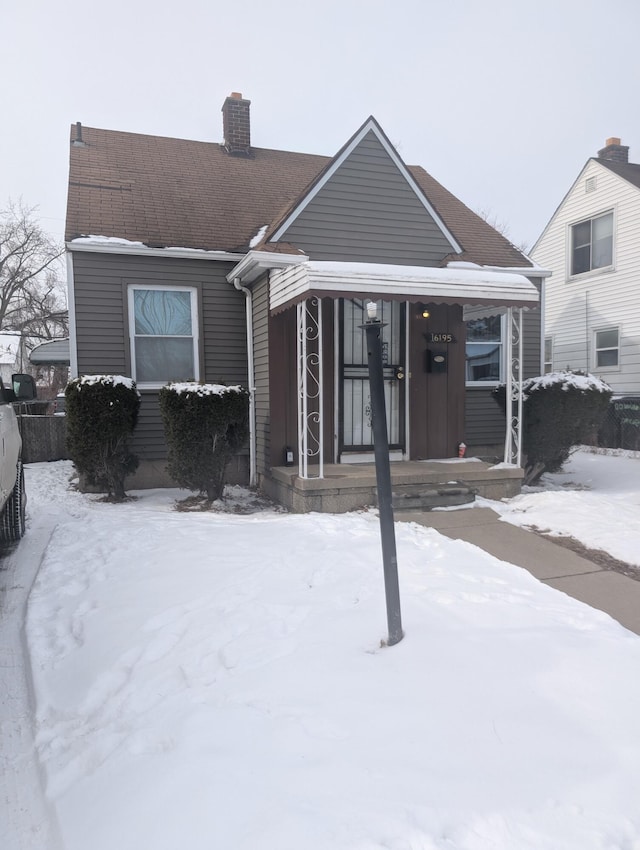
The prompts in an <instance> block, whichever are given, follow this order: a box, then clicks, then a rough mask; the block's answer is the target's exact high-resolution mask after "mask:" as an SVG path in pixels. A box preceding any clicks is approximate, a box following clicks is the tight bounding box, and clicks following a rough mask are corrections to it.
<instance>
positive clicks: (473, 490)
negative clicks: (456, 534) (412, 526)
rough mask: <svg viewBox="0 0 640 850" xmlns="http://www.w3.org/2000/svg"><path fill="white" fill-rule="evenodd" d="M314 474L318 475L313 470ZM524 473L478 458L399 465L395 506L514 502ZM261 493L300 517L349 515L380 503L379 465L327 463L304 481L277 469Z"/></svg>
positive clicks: (288, 470) (292, 471)
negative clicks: (320, 474) (477, 500)
mask: <svg viewBox="0 0 640 850" xmlns="http://www.w3.org/2000/svg"><path fill="white" fill-rule="evenodd" d="M313 472H316V475H317V470H313V469H312V468H310V469H309V473H310V474H313ZM523 474H524V473H523V470H522V468H521V467H519V466H512V465H506V464H499V465H495V464H491V463H486V462H484V461H481V460H478V459H476V458H469V459H464V460H458V459H457V458H451V459H445V460H433V461H429V460H427V461H398V462H396V463H392V464H391V483H392V488H393V498H394V507H395V509H396V510H402V511H407V510H411V509H412V508H413V509H416V510H430V509H431V508H433V507H436V506H447V505H455V504H462V503H464V502H470V501H472V500H473V498H475V495H479V496H484V497H485V498H487V499H502V498H509V497H511V496H515V495H517V494H518V493H519V492H520V487H521V484H522V477H523ZM260 488H261V489H262V490H263V491H264V492H265V493H266V494H267V495H268V496H270V497H271V498H272V499H274V500H276V501H277V502H279V503H280V504H282V505H284V506H285V507H287V508H289V510H291V511H294V512H295V513H310V512H313V511H317V512H319V513H345V512H347V511H353V510H358V509H359V508H364V507H368V506H371V505H376V504H377V495H376V494H377V488H376V470H375V465H374V464H373V463H340V464H325V466H324V476H323V477H322V478H318V477H306V478H303V477H301V476H300V475H299V474H298V469H297V468H293V467H287V466H277V467H272V468H271V470H270V472H269V473H268V474H266V475H263V476H261V480H260Z"/></svg>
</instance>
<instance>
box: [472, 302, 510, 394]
mask: <svg viewBox="0 0 640 850" xmlns="http://www.w3.org/2000/svg"><path fill="white" fill-rule="evenodd" d="M494 315H495V317H496V318H498V319H500V340H499V341H496V345H499V346H500V359H499V368H500V374H499V377H498V378H496V379H492V380H490V381H469V380H467V360H468V357H467V346H469V345H487V343H486V342H481V341H480V340H478V341H477V342H469V341H468V340H467V325H468V322H465V334H464V378H465V386H466V387H490V388H493V387H497V386H499V385H500V384H502V383H504V379H505V372H506V369H505V327H506V316H505V314H504V313H495V314H494ZM486 318H491V316H487V317H486ZM469 321H474V320H473V319H470V320H469Z"/></svg>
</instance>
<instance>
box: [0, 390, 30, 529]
mask: <svg viewBox="0 0 640 850" xmlns="http://www.w3.org/2000/svg"><path fill="white" fill-rule="evenodd" d="M35 397H36V387H35V382H34V380H33V378H32V376H31V375H12V376H11V386H10V387H6V386H5V385H4V384H3V382H2V380H0V437H1V438H2V457H1V458H0V540H2V541H5V542H11V541H14V540H19V539H20V538H21V537H22V535H23V534H24V529H25V509H26V504H27V494H26V492H25V488H24V469H23V467H22V437H21V436H20V427H19V422H18V417H17V416H16V412H15V410H14V407H13V405H14V403H15V402H22V401H31V400H32V399H34V398H35Z"/></svg>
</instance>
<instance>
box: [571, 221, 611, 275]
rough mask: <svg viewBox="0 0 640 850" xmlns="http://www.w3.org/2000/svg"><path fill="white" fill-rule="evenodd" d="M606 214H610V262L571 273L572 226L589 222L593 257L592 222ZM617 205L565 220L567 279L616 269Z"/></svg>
mask: <svg viewBox="0 0 640 850" xmlns="http://www.w3.org/2000/svg"><path fill="white" fill-rule="evenodd" d="M606 215H611V262H610V263H609V265H608V266H597V267H596V268H591V269H587V271H584V272H578V273H577V274H573V271H572V269H573V228H574V227H577V226H578V225H579V224H585V222H587V221H588V222H591V234H590V239H591V241H590V243H589V244H590V246H591V256H592V258H593V222H594V221H595V220H596V219H598V218H604V217H605V216H606ZM617 221H618V216H617V205H616V204H614V205H613V206H608V207H607V208H606V209H605V210H603V212H599V213H592V214H591V215H586V216H582V218H577V219H574V220H573V221H570V222H567V237H566V238H567V245H566V258H567V262H566V275H567V281H568V282H569V283H573V282H574V281H578V280H585V279H587V278H589V277H594V275H599V274H607V273H609V272H613V271H615V269H616V227H617Z"/></svg>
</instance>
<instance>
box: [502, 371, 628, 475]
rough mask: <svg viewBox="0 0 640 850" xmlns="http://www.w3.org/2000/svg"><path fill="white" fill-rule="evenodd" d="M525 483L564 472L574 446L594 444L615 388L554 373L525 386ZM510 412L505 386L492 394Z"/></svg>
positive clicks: (575, 375)
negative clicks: (587, 443) (507, 405)
mask: <svg viewBox="0 0 640 850" xmlns="http://www.w3.org/2000/svg"><path fill="white" fill-rule="evenodd" d="M522 391H523V405H522V420H523V421H522V436H523V444H522V448H523V453H524V455H525V464H524V470H525V475H524V483H525V484H535V483H536V482H537V481H538V480H539V479H540V477H541V476H542V475H543V474H544V473H545V472H557V471H558V470H559V469H561V468H562V465H563V464H564V463H565V461H566V460H567V458H568V457H569V454H570V453H571V449H572V447H573V446H576V445H579V444H581V443H586V442H590V441H591V440H593V439H594V437H595V435H596V434H597V432H598V428H599V427H600V423H601V422H602V419H603V417H604V415H605V413H606V411H607V407H608V405H609V400H610V399H611V395H612V390H611V388H610V387H609V386H608V385H607V384H605V383H604V381H601V380H600V379H599V378H596V377H594V376H593V375H584V374H580V373H577V372H551V373H549V374H548V375H542V376H541V377H539V378H529V379H528V380H526V381H523V382H522ZM493 396H494V399H495V400H496V401H497V402H498V404H499V405H500V407H501V408H502V410H503V411H506V403H505V396H506V387H505V385H504V384H501V385H500V386H499V387H496V389H495V390H494V391H493Z"/></svg>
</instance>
